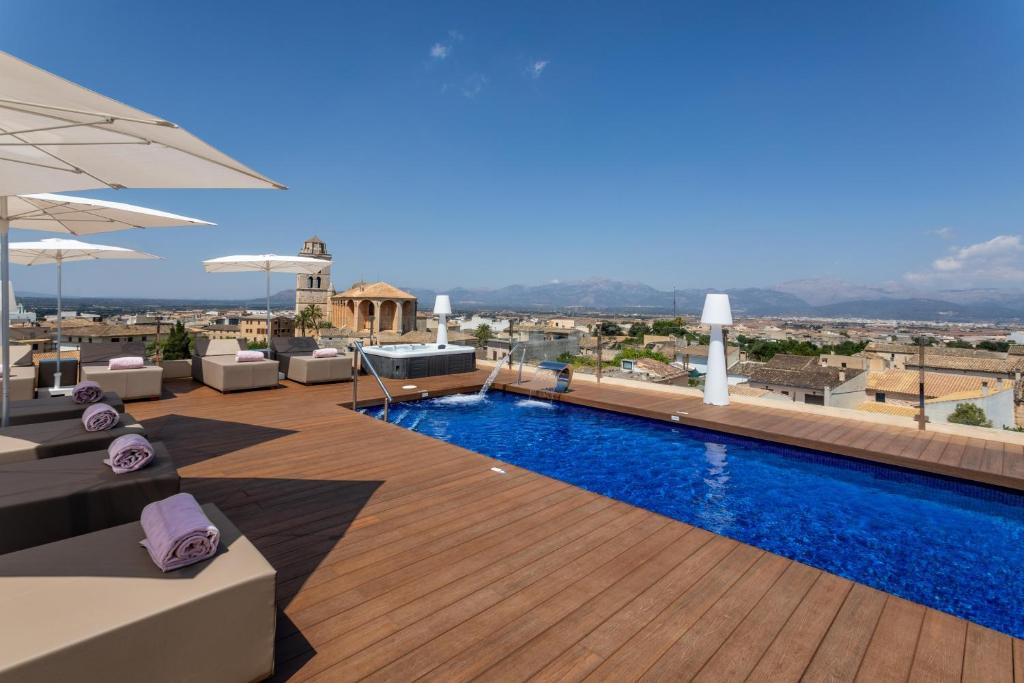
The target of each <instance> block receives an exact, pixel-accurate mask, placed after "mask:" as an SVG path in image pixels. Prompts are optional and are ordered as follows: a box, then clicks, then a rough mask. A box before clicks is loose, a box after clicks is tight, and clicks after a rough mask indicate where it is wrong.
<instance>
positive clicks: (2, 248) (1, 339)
mask: <svg viewBox="0 0 1024 683" xmlns="http://www.w3.org/2000/svg"><path fill="white" fill-rule="evenodd" d="M8 215H9V214H8V213H7V197H6V196H3V197H0V287H2V290H3V297H4V299H3V306H0V346H2V347H3V348H2V349H0V363H2V364H3V374H4V376H3V382H2V384H3V391H2V392H0V393H2V394H3V401H2V407H0V426H3V427H6V426H7V425H8V423H9V422H10V420H11V417H10V391H11V383H10V382H9V381H8V379H10V376H11V348H10V336H11V330H10V327H11V311H10V308H11V298H10V295H9V294H8V291H9V288H10V280H11V273H10V261H9V260H8V254H7V247H8V244H10V241H11V236H10V232H11V221H10V219H9V218H8Z"/></svg>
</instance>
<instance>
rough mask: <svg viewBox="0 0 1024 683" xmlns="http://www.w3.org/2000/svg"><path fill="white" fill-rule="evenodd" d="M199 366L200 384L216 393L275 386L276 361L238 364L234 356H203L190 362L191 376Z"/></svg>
mask: <svg viewBox="0 0 1024 683" xmlns="http://www.w3.org/2000/svg"><path fill="white" fill-rule="evenodd" d="M197 364H198V365H200V371H201V377H202V380H201V381H202V382H203V383H204V384H206V385H208V386H211V387H213V388H214V389H216V390H217V391H242V390H244V389H262V388H264V387H275V386H277V361H276V360H259V361H253V362H250V363H239V362H238V361H236V360H235V356H234V355H230V356H204V357H202V358H197V359H194V360H193V361H192V367H193V374H194V370H195V367H196V365H197Z"/></svg>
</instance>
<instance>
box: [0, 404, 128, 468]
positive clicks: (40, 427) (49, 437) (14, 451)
mask: <svg viewBox="0 0 1024 683" xmlns="http://www.w3.org/2000/svg"><path fill="white" fill-rule="evenodd" d="M145 433H146V430H145V429H144V428H143V427H142V425H141V424H139V422H138V421H137V420H136V419H135V418H134V417H132V416H131V415H129V414H128V413H123V414H122V415H121V422H120V423H119V424H118V425H117V426H116V427H114V428H113V429H108V430H106V431H104V432H87V431H85V427H83V426H82V420H81V419H79V418H73V419H70V420H56V421H54V422H37V423H34V424H24V425H16V426H13V427H5V428H4V429H0V462H22V461H24V460H40V459H42V458H54V457H57V456H61V455H71V454H72V453H85V452H87V451H98V450H100V449H103V448H106V447H107V446H109V445H110V442H111V441H113V440H114V439H116V438H117V437H119V436H121V435H122V434H145Z"/></svg>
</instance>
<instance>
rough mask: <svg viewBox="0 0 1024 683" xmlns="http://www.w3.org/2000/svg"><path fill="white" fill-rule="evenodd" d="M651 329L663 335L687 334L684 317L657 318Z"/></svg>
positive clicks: (680, 335)
mask: <svg viewBox="0 0 1024 683" xmlns="http://www.w3.org/2000/svg"><path fill="white" fill-rule="evenodd" d="M651 331H652V332H653V333H654V334H657V335H662V336H668V335H675V336H677V337H682V336H684V335H685V334H686V328H685V327H683V319H682V318H672V319H670V320H655V321H654V322H653V323H651Z"/></svg>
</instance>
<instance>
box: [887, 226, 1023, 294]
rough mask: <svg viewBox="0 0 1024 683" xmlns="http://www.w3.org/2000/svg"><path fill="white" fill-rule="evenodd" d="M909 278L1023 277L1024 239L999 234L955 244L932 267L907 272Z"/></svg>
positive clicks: (953, 281)
mask: <svg viewBox="0 0 1024 683" xmlns="http://www.w3.org/2000/svg"><path fill="white" fill-rule="evenodd" d="M904 278H905V279H907V280H908V281H910V282H933V281H936V280H948V281H950V283H951V284H964V285H966V284H968V280H969V281H970V282H978V281H988V282H1020V281H1024V241H1022V240H1021V237H1020V235H997V236H996V237H993V238H992V239H990V240H987V241H985V242H978V243H977V244H970V245H968V246H966V247H953V248H952V249H951V250H950V253H949V255H948V256H943V257H942V258H938V259H935V260H934V261H932V265H931V270H927V271H923V272H914V273H907V274H906V275H905V276H904Z"/></svg>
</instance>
